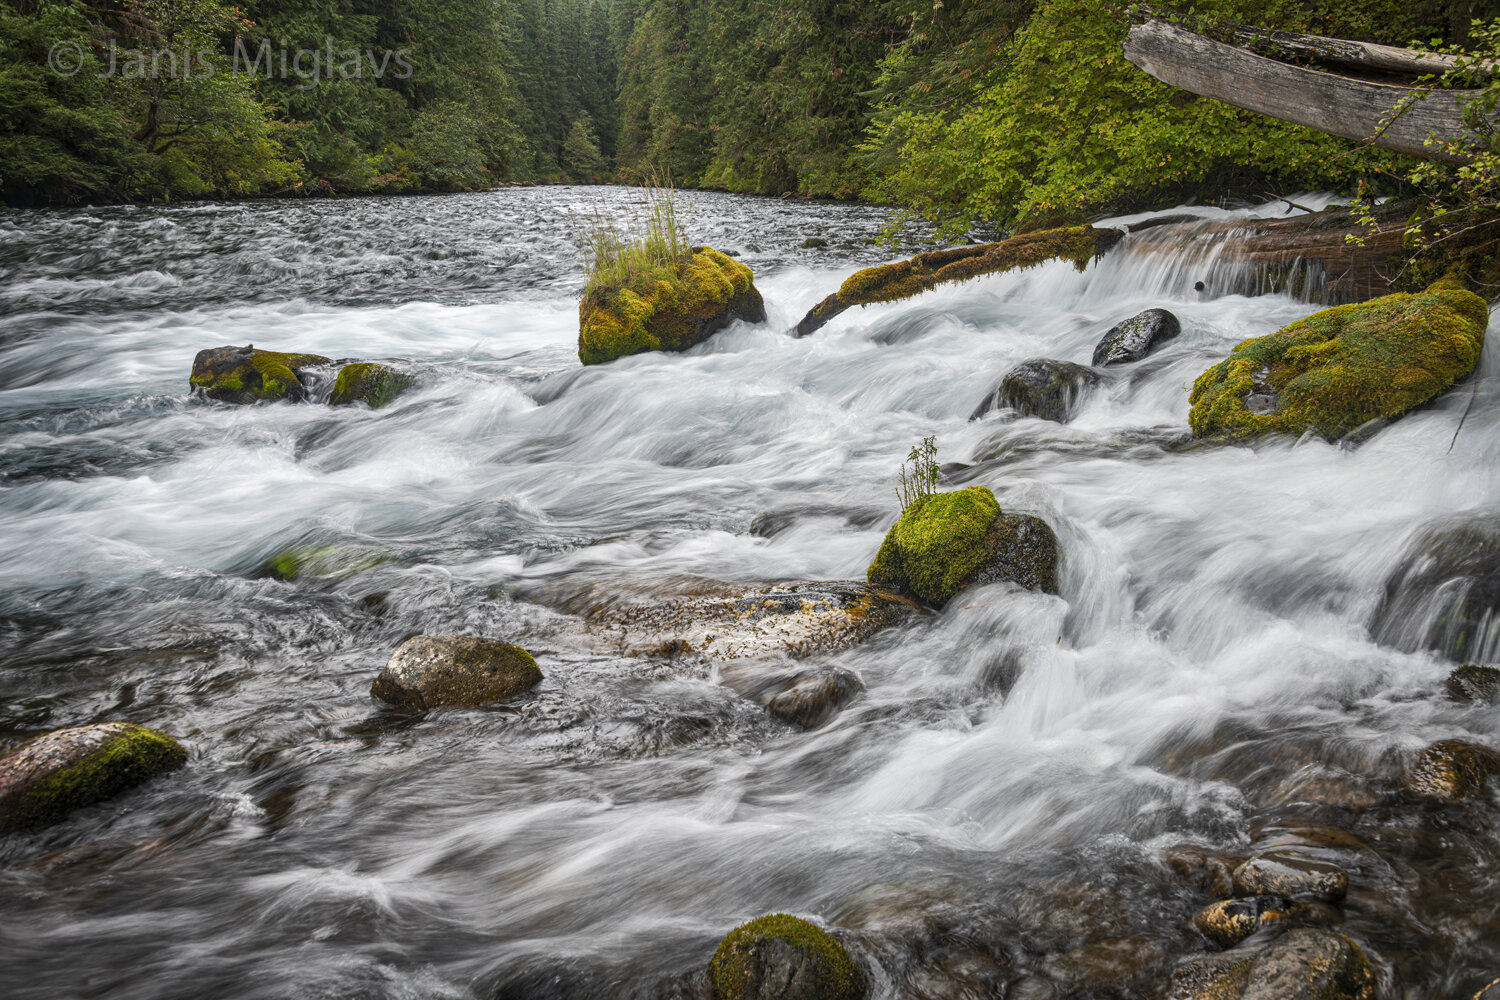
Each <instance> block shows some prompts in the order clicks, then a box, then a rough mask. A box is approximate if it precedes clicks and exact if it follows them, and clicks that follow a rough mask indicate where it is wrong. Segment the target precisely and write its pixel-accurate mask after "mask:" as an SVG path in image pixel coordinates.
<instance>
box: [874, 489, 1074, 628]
mask: <svg viewBox="0 0 1500 1000" xmlns="http://www.w3.org/2000/svg"><path fill="white" fill-rule="evenodd" d="M865 575H866V578H867V579H868V580H869V582H870V584H871V585H872V586H876V587H889V588H891V589H892V590H895V591H897V592H898V593H904V594H909V595H911V596H913V597H916V598H917V599H918V600H921V601H925V602H926V603H928V604H931V605H934V606H941V605H944V604H946V603H948V601H950V600H951V599H952V598H953V596H954V595H955V594H957V593H958V592H959V591H961V590H964V589H966V588H968V587H972V586H975V585H978V584H983V583H999V582H1002V581H1009V582H1012V583H1017V584H1019V585H1021V586H1022V587H1026V588H1028V589H1030V590H1040V591H1044V592H1046V593H1049V594H1055V593H1057V536H1056V535H1055V534H1053V532H1052V529H1051V528H1050V527H1048V526H1047V523H1046V522H1045V521H1043V520H1041V519H1040V518H1038V517H1033V516H1031V515H1029V514H1006V513H1004V512H1003V511H1001V509H1000V503H999V501H997V500H996V499H995V495H994V494H993V493H991V492H990V491H989V489H988V488H986V487H983V486H971V487H969V488H968V489H963V490H956V491H954V492H951V493H933V494H931V495H929V496H925V497H922V498H920V499H918V500H917V501H916V502H915V503H913V504H912V505H911V506H910V507H908V508H907V509H906V510H905V512H903V513H902V515H901V519H900V520H898V521H897V522H896V524H895V525H894V526H893V527H892V528H891V530H890V531H889V532H887V533H886V536H885V541H884V542H883V543H882V544H881V546H880V551H879V552H878V553H876V556H875V561H874V562H872V563H871V564H870V567H869V569H868V570H867V571H866V574H865Z"/></svg>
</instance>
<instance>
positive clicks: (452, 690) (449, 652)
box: [370, 635, 542, 711]
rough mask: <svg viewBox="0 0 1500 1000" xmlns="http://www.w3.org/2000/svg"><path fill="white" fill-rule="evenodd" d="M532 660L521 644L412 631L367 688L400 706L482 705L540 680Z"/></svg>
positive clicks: (514, 692) (375, 694)
mask: <svg viewBox="0 0 1500 1000" xmlns="http://www.w3.org/2000/svg"><path fill="white" fill-rule="evenodd" d="M541 680H542V671H541V670H540V669H539V668H538V667H537V665H536V660H534V659H532V656H531V654H530V653H528V652H527V651H526V650H524V649H522V648H521V647H520V646H514V645H511V644H510V643H508V642H501V641H500V640H498V639H486V638H483V637H481V636H473V635H416V636H412V637H411V638H410V639H407V640H406V641H405V642H403V643H402V644H401V645H400V646H398V647H397V648H396V651H395V652H394V653H393V654H391V658H390V660H389V662H387V663H386V665H385V669H384V670H382V671H381V672H380V676H378V677H376V678H375V682H374V683H373V684H371V685H370V693H371V694H372V695H374V696H375V697H377V698H379V699H380V700H382V701H385V702H389V703H390V704H392V705H395V706H397V707H398V708H405V709H410V710H413V711H422V710H424V709H428V708H434V707H436V706H438V705H468V706H472V705H484V704H487V703H489V702H494V701H501V700H503V699H505V698H510V697H513V696H514V695H518V694H520V693H522V692H523V691H526V690H529V689H530V688H532V687H535V686H536V685H537V684H539V683H541Z"/></svg>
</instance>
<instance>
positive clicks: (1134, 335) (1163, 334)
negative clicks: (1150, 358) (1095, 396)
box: [1093, 309, 1182, 365]
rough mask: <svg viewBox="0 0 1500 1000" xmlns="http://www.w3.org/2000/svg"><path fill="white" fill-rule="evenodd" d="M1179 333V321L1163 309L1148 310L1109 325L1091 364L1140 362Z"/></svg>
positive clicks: (1180, 331) (1095, 349) (1180, 326)
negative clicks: (1112, 325)
mask: <svg viewBox="0 0 1500 1000" xmlns="http://www.w3.org/2000/svg"><path fill="white" fill-rule="evenodd" d="M1181 333H1182V323H1181V321H1179V320H1178V319H1177V317H1176V316H1175V315H1173V314H1172V313H1170V312H1168V311H1167V310H1165V309H1147V310H1146V311H1145V312H1143V313H1140V314H1139V315H1136V316H1132V317H1130V318H1129V319H1127V320H1125V321H1124V322H1123V323H1119V324H1117V325H1116V326H1114V327H1112V328H1111V329H1110V331H1109V332H1108V333H1106V334H1105V335H1104V337H1103V338H1102V339H1100V341H1099V343H1098V345H1096V346H1095V347H1094V362H1093V363H1094V364H1096V365H1124V364H1129V363H1130V362H1132V361H1139V360H1141V359H1142V358H1144V357H1146V356H1147V355H1148V354H1150V353H1151V352H1153V351H1155V350H1156V349H1157V348H1158V347H1160V346H1161V345H1162V344H1165V343H1166V342H1167V341H1169V340H1172V339H1174V338H1176V337H1177V336H1178V335H1179V334H1181Z"/></svg>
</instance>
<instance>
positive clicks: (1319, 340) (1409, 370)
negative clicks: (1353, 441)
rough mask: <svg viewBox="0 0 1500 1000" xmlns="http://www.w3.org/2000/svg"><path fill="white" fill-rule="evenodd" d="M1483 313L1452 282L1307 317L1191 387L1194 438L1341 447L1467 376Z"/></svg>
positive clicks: (1250, 343) (1246, 348) (1250, 345)
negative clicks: (1292, 440) (1294, 440)
mask: <svg viewBox="0 0 1500 1000" xmlns="http://www.w3.org/2000/svg"><path fill="white" fill-rule="evenodd" d="M1488 323H1489V307H1488V306H1486V305H1485V302H1484V300H1483V299H1481V298H1480V297H1479V296H1477V295H1475V294H1473V293H1472V292H1470V291H1467V290H1466V289H1464V288H1462V287H1460V286H1459V285H1458V284H1457V282H1456V281H1453V280H1445V281H1440V282H1436V283H1435V284H1433V285H1432V286H1431V287H1429V288H1428V289H1427V290H1426V291H1424V292H1420V293H1417V294H1404V293H1403V294H1397V295H1387V296H1385V297H1383V298H1379V299H1373V300H1371V301H1369V302H1364V303H1360V304H1357V305H1348V306H1338V307H1337V308H1334V309H1326V310H1324V311H1323V312H1320V313H1314V314H1313V315H1311V316H1309V317H1307V318H1306V319H1303V320H1298V321H1297V322H1296V323H1293V324H1291V325H1290V326H1287V327H1284V328H1282V329H1281V330H1278V331H1277V332H1276V333H1273V334H1270V335H1269V336H1265V337H1257V338H1255V339H1253V340H1247V341H1245V342H1244V343H1242V344H1240V345H1239V346H1238V347H1236V348H1235V349H1234V352H1233V353H1232V354H1230V356H1229V357H1228V358H1226V359H1225V360H1223V361H1221V362H1219V363H1218V364H1217V365H1214V366H1213V367H1212V368H1210V369H1209V370H1208V371H1206V372H1204V373H1203V374H1202V375H1200V376H1199V377H1198V380H1197V382H1195V383H1194V385H1193V391H1192V396H1191V403H1192V410H1191V413H1190V414H1189V417H1188V422H1189V423H1190V424H1191V425H1192V428H1193V433H1194V434H1196V435H1198V436H1199V437H1205V436H1210V435H1212V436H1223V437H1253V436H1256V435H1260V434H1267V433H1274V432H1280V433H1285V434H1296V435H1300V434H1303V433H1305V432H1307V431H1313V432H1316V433H1318V434H1321V435H1322V436H1324V437H1326V438H1329V439H1337V438H1341V437H1344V436H1345V435H1347V434H1349V433H1350V432H1351V431H1353V430H1355V429H1356V428H1358V427H1360V426H1361V425H1363V424H1366V423H1368V422H1370V421H1372V420H1378V419H1382V418H1386V419H1388V418H1391V417H1396V416H1399V415H1400V414H1402V413H1405V412H1406V411H1407V410H1409V409H1411V408H1412V407H1414V406H1419V405H1421V404H1423V403H1426V402H1428V401H1430V400H1432V399H1433V398H1435V397H1436V396H1437V395H1439V394H1440V393H1442V392H1443V391H1445V390H1446V389H1448V388H1449V387H1450V386H1452V385H1453V383H1454V382H1456V381H1457V380H1459V379H1461V378H1463V377H1464V376H1465V375H1468V374H1469V373H1470V372H1471V371H1473V370H1474V365H1475V363H1476V362H1478V360H1479V354H1480V350H1481V349H1482V348H1483V346H1484V329H1485V326H1486V325H1488Z"/></svg>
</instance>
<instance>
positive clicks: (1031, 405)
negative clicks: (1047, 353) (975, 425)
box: [969, 358, 1099, 423]
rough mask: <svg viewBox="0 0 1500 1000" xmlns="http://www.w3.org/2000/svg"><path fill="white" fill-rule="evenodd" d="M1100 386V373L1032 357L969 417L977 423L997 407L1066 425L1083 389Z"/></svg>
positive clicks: (1080, 366)
mask: <svg viewBox="0 0 1500 1000" xmlns="http://www.w3.org/2000/svg"><path fill="white" fill-rule="evenodd" d="M1098 383H1099V373H1098V372H1096V371H1094V370H1093V369H1092V368H1085V367H1084V366H1083V365H1075V364H1073V363H1072V362H1069V361H1053V360H1051V359H1049V358H1033V359H1032V360H1030V361H1023V362H1021V363H1020V364H1019V365H1017V366H1016V367H1014V368H1012V369H1011V370H1010V371H1008V372H1006V373H1005V377H1004V378H1003V379H1001V380H1000V384H999V385H998V386H996V387H995V389H994V390H993V391H991V392H990V393H989V394H988V395H986V396H985V397H984V400H983V401H982V402H981V403H980V404H979V406H978V407H976V408H975V410H974V412H973V413H971V414H970V415H969V419H970V420H978V419H979V418H980V417H982V416H984V415H985V414H986V413H988V412H990V410H992V409H995V408H996V407H1008V408H1009V409H1012V410H1015V411H1016V412H1017V413H1019V414H1021V415H1022V416H1023V417H1040V418H1041V419H1042V420H1053V421H1056V422H1057V423H1066V422H1067V420H1068V418H1069V417H1071V416H1072V415H1073V408H1074V406H1075V405H1077V403H1078V400H1079V397H1081V396H1082V395H1083V393H1084V390H1086V389H1088V388H1089V387H1090V386H1094V385H1097V384H1098Z"/></svg>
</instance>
